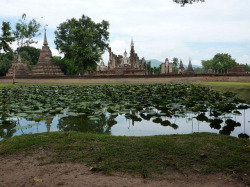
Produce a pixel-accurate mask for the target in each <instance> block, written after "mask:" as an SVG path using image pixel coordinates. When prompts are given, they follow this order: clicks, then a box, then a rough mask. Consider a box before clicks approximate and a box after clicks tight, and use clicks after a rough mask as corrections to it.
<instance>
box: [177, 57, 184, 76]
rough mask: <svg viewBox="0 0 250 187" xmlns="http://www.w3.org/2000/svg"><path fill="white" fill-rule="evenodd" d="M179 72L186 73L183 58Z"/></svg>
mask: <svg viewBox="0 0 250 187" xmlns="http://www.w3.org/2000/svg"><path fill="white" fill-rule="evenodd" d="M178 73H180V74H182V73H185V68H184V66H183V63H182V60H181V61H180V67H179V69H178Z"/></svg>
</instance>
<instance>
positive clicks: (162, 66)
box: [161, 63, 166, 74]
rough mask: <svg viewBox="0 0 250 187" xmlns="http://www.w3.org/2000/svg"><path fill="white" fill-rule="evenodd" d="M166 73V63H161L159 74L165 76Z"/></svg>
mask: <svg viewBox="0 0 250 187" xmlns="http://www.w3.org/2000/svg"><path fill="white" fill-rule="evenodd" d="M165 73H166V63H162V64H161V74H165Z"/></svg>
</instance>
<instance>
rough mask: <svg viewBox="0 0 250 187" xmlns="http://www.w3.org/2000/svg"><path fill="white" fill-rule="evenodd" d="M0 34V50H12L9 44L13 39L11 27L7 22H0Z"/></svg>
mask: <svg viewBox="0 0 250 187" xmlns="http://www.w3.org/2000/svg"><path fill="white" fill-rule="evenodd" d="M1 29H2V34H1V36H0V51H1V50H4V52H8V51H12V49H11V47H10V44H12V42H14V41H15V39H14V37H13V36H12V33H11V27H10V23H9V22H4V21H3V22H2V28H1Z"/></svg>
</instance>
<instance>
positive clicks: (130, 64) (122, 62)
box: [94, 40, 147, 75]
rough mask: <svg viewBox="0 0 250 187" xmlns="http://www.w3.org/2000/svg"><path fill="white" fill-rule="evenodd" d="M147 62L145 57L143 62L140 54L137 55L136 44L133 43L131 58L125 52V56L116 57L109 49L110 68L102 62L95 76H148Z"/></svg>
mask: <svg viewBox="0 0 250 187" xmlns="http://www.w3.org/2000/svg"><path fill="white" fill-rule="evenodd" d="M146 69H147V65H146V60H145V58H144V57H143V58H142V59H141V60H140V59H139V57H138V54H137V53H135V49H134V42H133V40H132V41H131V49H130V56H129V57H128V56H127V51H126V50H125V52H124V56H122V55H115V54H114V53H113V52H112V51H111V48H109V62H108V67H107V66H105V65H104V63H103V62H102V63H101V64H100V66H97V71H96V72H95V73H94V75H146V74H147V70H146Z"/></svg>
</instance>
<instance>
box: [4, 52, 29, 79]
mask: <svg viewBox="0 0 250 187" xmlns="http://www.w3.org/2000/svg"><path fill="white" fill-rule="evenodd" d="M15 66H16V71H15V77H25V76H27V75H28V74H29V73H30V70H29V68H28V66H27V64H26V62H25V61H23V60H22V59H21V57H20V55H19V56H18V59H17V60H14V61H13V62H12V65H11V67H10V69H9V70H8V73H7V74H6V77H13V74H14V68H15Z"/></svg>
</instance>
